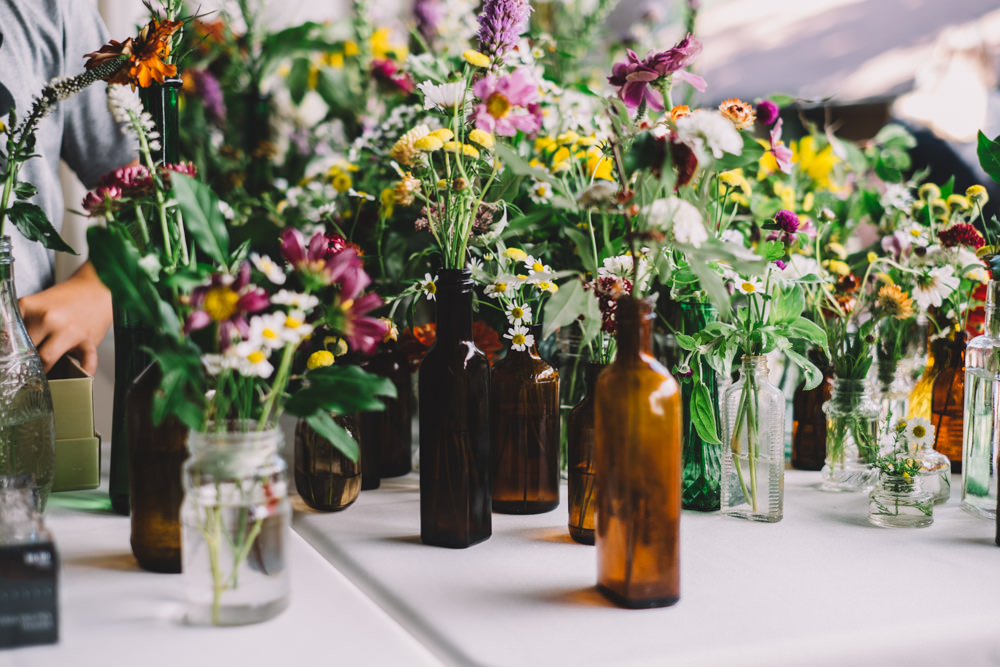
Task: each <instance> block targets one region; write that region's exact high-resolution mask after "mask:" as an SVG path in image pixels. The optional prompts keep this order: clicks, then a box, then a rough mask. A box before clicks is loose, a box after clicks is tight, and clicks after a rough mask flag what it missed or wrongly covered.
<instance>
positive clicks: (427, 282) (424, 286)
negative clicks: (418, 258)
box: [417, 273, 438, 301]
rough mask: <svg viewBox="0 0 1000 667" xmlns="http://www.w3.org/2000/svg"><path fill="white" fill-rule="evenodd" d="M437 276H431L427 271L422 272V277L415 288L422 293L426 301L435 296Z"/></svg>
mask: <svg viewBox="0 0 1000 667" xmlns="http://www.w3.org/2000/svg"><path fill="white" fill-rule="evenodd" d="M437 279H438V277H437V276H432V275H431V274H429V273H425V274H424V279H423V280H422V281H421V282H420V284H419V286H418V288H417V289H419V290H420V291H421V292H423V293H424V296H426V297H427V300H428V301H434V300H435V299H436V298H437V291H438V288H437Z"/></svg>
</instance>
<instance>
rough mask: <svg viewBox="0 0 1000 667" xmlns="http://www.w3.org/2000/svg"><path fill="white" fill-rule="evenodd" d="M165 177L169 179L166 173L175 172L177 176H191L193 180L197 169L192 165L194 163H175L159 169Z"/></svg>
mask: <svg viewBox="0 0 1000 667" xmlns="http://www.w3.org/2000/svg"><path fill="white" fill-rule="evenodd" d="M160 168H161V169H162V172H163V174H164V175H165V176H167V177H169V176H170V174H169V173H167V172H171V171H173V172H177V173H178V174H184V175H185V176H191V177H192V178H194V177H195V176H197V175H198V168H197V167H196V166H195V165H194V162H177V163H175V164H164V165H162V166H161V167H160Z"/></svg>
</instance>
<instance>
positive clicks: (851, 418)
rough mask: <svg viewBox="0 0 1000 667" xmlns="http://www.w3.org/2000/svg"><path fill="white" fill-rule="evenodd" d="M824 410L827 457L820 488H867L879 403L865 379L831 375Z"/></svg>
mask: <svg viewBox="0 0 1000 667" xmlns="http://www.w3.org/2000/svg"><path fill="white" fill-rule="evenodd" d="M823 412H824V414H826V461H825V463H824V465H823V470H822V471H821V472H820V475H821V477H822V480H821V482H820V487H819V488H820V490H822V491H834V492H840V491H844V492H854V491H868V490H869V489H871V487H872V484H874V483H875V477H876V474H877V473H876V471H875V468H874V467H873V465H872V464H873V463H874V461H875V457H876V455H877V454H878V436H879V405H878V403H877V402H876V401H875V398H874V396H873V392H872V390H871V385H870V384H869V383H868V382H867V381H866V380H855V379H846V378H844V379H841V378H834V380H833V389H832V391H831V393H830V400H829V401H827V402H826V403H824V404H823Z"/></svg>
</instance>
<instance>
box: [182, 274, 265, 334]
mask: <svg viewBox="0 0 1000 667" xmlns="http://www.w3.org/2000/svg"><path fill="white" fill-rule="evenodd" d="M191 305H192V306H193V308H194V310H193V311H192V312H191V314H190V315H188V317H187V320H186V321H185V322H184V333H190V332H192V331H198V330H199V329H204V328H205V327H207V326H208V325H210V324H212V323H213V322H215V323H217V324H218V325H219V349H220V350H223V351H224V350H225V349H226V348H228V347H229V346H230V345H231V344H232V342H233V338H234V337H235V334H236V333H237V332H238V333H239V334H240V335H241V336H243V337H246V336H247V335H248V334H249V333H250V324H249V323H248V322H247V318H246V316H247V315H249V314H251V313H258V312H260V311H262V310H264V309H265V308H267V307H268V306H269V305H270V299H268V296H267V292H265V291H264V290H263V289H261V288H259V287H257V286H255V285H252V284H250V264H249V263H247V262H244V263H243V264H242V265H241V266H240V270H239V273H238V274H237V275H235V276H231V275H228V274H223V273H216V274H213V275H212V277H211V279H210V280H209V282H208V284H207V285H201V286H200V287H196V288H195V289H194V291H193V292H192V293H191Z"/></svg>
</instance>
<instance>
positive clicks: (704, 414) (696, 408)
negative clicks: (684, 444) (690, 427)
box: [691, 382, 722, 445]
mask: <svg viewBox="0 0 1000 667" xmlns="http://www.w3.org/2000/svg"><path fill="white" fill-rule="evenodd" d="M691 421H693V422H694V427H695V430H697V431H698V437H700V438H701V439H702V440H704V441H705V442H707V443H709V444H710V445H719V444H722V441H721V440H720V439H719V428H718V425H717V424H716V420H715V406H714V405H712V397H711V395H710V394H709V393H708V387H706V386H705V384H704V383H701V382H699V383H698V384H696V385H694V392H693V393H692V394H691Z"/></svg>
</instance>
